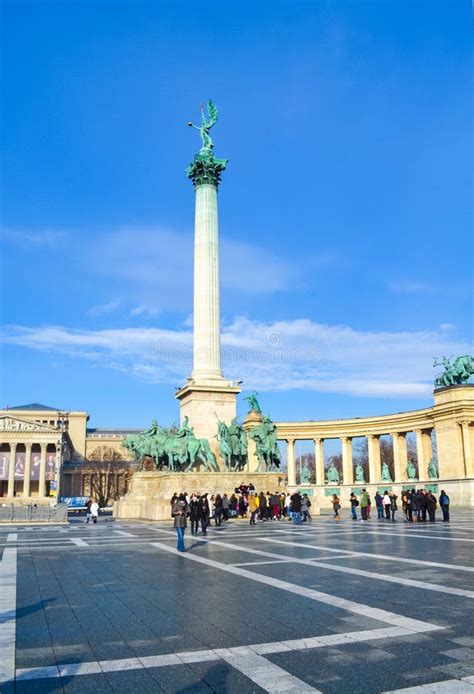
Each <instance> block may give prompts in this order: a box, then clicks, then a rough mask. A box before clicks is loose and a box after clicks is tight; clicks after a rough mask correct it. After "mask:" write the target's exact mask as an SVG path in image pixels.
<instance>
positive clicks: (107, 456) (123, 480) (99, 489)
mask: <svg viewBox="0 0 474 694" xmlns="http://www.w3.org/2000/svg"><path fill="white" fill-rule="evenodd" d="M134 470H135V466H134V465H133V464H132V463H131V462H130V461H129V460H125V459H124V457H123V455H122V454H121V453H120V452H119V451H117V450H115V448H110V447H109V446H98V447H97V448H94V450H93V451H92V452H91V454H90V456H89V458H88V459H87V460H86V461H85V462H84V465H83V466H82V474H83V475H84V476H85V478H86V481H87V482H88V488H89V494H90V496H92V497H94V498H95V499H97V501H98V503H99V506H107V505H108V503H109V502H110V501H112V500H115V499H118V498H119V497H120V496H123V494H125V493H126V492H127V489H128V484H129V481H130V478H131V477H132V475H133V473H134Z"/></svg>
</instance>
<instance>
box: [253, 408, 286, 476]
mask: <svg viewBox="0 0 474 694" xmlns="http://www.w3.org/2000/svg"><path fill="white" fill-rule="evenodd" d="M250 438H252V439H253V440H254V441H255V449H256V452H257V458H258V471H260V468H261V467H263V468H264V471H265V472H270V471H271V470H275V469H277V468H279V467H280V464H281V459H280V449H279V448H278V443H277V428H276V426H275V424H274V423H273V422H272V420H271V419H270V417H268V416H267V415H264V417H263V421H262V423H261V424H259V425H258V426H256V427H255V429H252V431H251V432H250Z"/></svg>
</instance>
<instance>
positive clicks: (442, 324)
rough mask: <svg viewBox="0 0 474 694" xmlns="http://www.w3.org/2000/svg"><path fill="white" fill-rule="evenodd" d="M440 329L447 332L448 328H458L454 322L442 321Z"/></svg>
mask: <svg viewBox="0 0 474 694" xmlns="http://www.w3.org/2000/svg"><path fill="white" fill-rule="evenodd" d="M439 329H440V330H443V331H444V332H447V331H448V330H456V326H455V325H453V324H452V323H441V324H440V326H439Z"/></svg>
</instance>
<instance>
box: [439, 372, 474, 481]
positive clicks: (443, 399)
mask: <svg viewBox="0 0 474 694" xmlns="http://www.w3.org/2000/svg"><path fill="white" fill-rule="evenodd" d="M473 400H474V384H470V383H466V384H464V385H459V386H448V387H446V388H439V389H438V390H435V392H434V401H435V406H434V408H433V421H434V429H435V432H436V443H437V448H438V463H439V473H440V477H441V478H443V479H457V478H463V477H467V478H473V477H474V458H473V451H474V421H473V419H474V418H473V415H472V404H473Z"/></svg>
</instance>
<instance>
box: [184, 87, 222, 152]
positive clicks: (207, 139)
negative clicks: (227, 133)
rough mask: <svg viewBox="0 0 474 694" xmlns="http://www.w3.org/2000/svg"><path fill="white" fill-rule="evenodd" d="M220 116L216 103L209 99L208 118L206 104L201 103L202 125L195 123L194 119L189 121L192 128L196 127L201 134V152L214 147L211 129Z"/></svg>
mask: <svg viewBox="0 0 474 694" xmlns="http://www.w3.org/2000/svg"><path fill="white" fill-rule="evenodd" d="M218 116H219V112H218V110H217V107H216V105H215V103H214V102H213V101H212V100H211V99H209V101H208V102H207V118H206V115H205V112H204V106H203V104H202V103H201V121H202V122H201V125H200V126H199V125H194V123H193V122H192V121H189V123H188V125H189V127H190V128H196V130H199V134H200V136H201V140H202V147H201V152H202V151H203V150H206V151H209V150H212V149H213V148H214V143H213V141H212V139H211V136H210V135H209V130H210V129H211V128H212V126H213V125H215V123H217V118H218Z"/></svg>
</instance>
